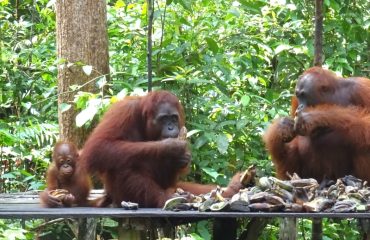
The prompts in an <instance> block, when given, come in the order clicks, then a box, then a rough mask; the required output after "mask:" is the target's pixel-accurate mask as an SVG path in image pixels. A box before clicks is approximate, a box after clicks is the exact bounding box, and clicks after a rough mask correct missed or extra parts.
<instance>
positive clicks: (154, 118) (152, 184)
mask: <svg viewBox="0 0 370 240" xmlns="http://www.w3.org/2000/svg"><path fill="white" fill-rule="evenodd" d="M183 126H184V111H183V108H182V105H181V104H180V102H179V100H178V98H177V97H176V96H175V95H173V94H172V93H170V92H167V91H154V92H150V93H149V94H148V95H146V96H144V97H127V98H125V99H124V100H122V101H119V102H117V103H115V104H113V106H112V107H111V108H110V109H109V110H108V112H107V113H106V114H105V115H104V117H103V119H102V120H101V122H100V123H99V125H98V126H97V127H96V128H95V129H94V131H93V132H92V134H91V135H90V136H89V138H88V140H87V142H86V143H85V146H84V148H83V152H82V154H81V160H82V161H83V163H84V165H85V166H86V168H87V170H88V171H89V172H90V173H92V174H95V173H97V174H98V175H99V176H100V177H101V179H102V181H103V183H104V188H105V191H106V194H107V200H106V201H104V203H103V204H102V206H104V205H106V204H107V203H109V202H110V201H112V202H113V204H114V205H115V206H120V204H121V202H122V201H131V202H136V203H139V206H140V207H162V206H163V205H164V203H165V201H166V200H168V199H169V198H171V197H172V196H173V195H174V193H175V189H176V188H177V187H182V188H183V189H184V190H185V191H188V192H190V193H199V192H202V193H206V192H209V191H211V190H212V189H214V188H215V186H212V185H200V184H195V183H194V184H193V183H181V182H179V177H180V175H181V174H183V173H184V172H186V170H185V169H186V168H187V167H188V165H189V163H190V161H191V156H190V152H189V150H188V146H187V142H186V141H185V140H180V139H178V138H177V136H178V134H179V130H180V129H181V128H182V127H183ZM240 188H241V184H240V183H239V174H237V175H236V176H234V178H233V179H232V181H231V182H230V184H229V186H228V187H227V188H226V190H225V192H224V195H225V196H231V195H233V194H234V193H236V192H237V191H238V190H239V189H240Z"/></svg>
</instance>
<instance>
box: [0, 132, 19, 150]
mask: <svg viewBox="0 0 370 240" xmlns="http://www.w3.org/2000/svg"><path fill="white" fill-rule="evenodd" d="M15 141H16V138H14V137H13V135H12V134H10V133H9V132H8V131H7V130H5V129H0V145H2V146H3V145H9V146H11V145H13V144H14V143H15Z"/></svg>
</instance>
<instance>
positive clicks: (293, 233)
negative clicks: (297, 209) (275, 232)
mask: <svg viewBox="0 0 370 240" xmlns="http://www.w3.org/2000/svg"><path fill="white" fill-rule="evenodd" d="M279 239H280V240H295V239H297V219H296V218H282V219H281V221H280V233H279Z"/></svg>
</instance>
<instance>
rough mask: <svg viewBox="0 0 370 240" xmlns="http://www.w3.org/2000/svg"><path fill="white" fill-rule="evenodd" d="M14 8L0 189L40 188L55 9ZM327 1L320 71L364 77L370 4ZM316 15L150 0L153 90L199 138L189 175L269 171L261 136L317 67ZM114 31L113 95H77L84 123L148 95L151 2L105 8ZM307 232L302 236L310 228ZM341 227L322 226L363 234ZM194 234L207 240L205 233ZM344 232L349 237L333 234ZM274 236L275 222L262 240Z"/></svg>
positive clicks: (270, 6) (306, 4)
mask: <svg viewBox="0 0 370 240" xmlns="http://www.w3.org/2000/svg"><path fill="white" fill-rule="evenodd" d="M17 2H19V5H18V6H16V4H15V1H10V0H9V1H8V0H0V151H1V152H0V162H1V165H0V174H1V177H0V189H1V192H4V191H25V190H34V189H42V188H43V187H44V172H45V169H46V167H47V164H48V162H49V158H50V148H51V146H52V144H53V143H54V142H55V140H56V139H57V138H58V128H57V94H56V85H57V83H56V75H57V63H58V62H57V59H56V53H55V52H56V50H55V46H56V43H55V12H54V6H53V1H48V0H37V1H35V0H32V1H31V0H23V1H17ZM128 2H132V3H128ZM324 2H325V8H324V10H325V18H324V56H325V59H324V64H325V65H326V66H327V67H329V68H330V69H332V70H335V71H337V72H338V73H340V74H342V75H363V76H368V71H369V68H370V53H369V52H370V45H369V44H370V34H369V25H370V6H369V3H368V1H367V0H358V1H350V0H325V1H324ZM313 18H314V6H313V1H307V0H306V1H299V0H286V1H284V0H280V1H279V0H271V1H268V0H258V1H256V0H239V1H228V0H219V1H212V0H199V1H188V0H173V1H172V0H167V1H162V0H157V1H155V14H154V33H153V41H154V52H153V63H154V64H153V65H154V69H153V73H154V86H155V88H162V89H168V90H171V91H173V92H175V93H176V94H177V95H178V96H179V97H180V99H181V101H182V102H183V104H184V107H185V110H186V116H187V127H188V129H189V131H190V133H191V134H192V136H191V146H192V150H193V151H192V152H193V169H192V173H191V174H190V176H189V178H191V179H193V180H196V181H198V182H217V183H219V184H225V183H226V182H227V179H228V177H230V176H231V175H232V174H233V173H235V172H236V171H238V170H243V169H245V168H246V167H247V166H249V165H250V164H256V165H257V166H258V169H259V171H260V172H259V173H258V174H260V175H271V174H274V172H273V166H272V165H271V162H270V160H269V158H268V156H267V154H266V152H265V151H264V148H263V145H262V143H261V138H260V136H261V133H262V132H263V130H264V128H265V127H266V125H267V124H268V123H269V122H270V121H271V120H272V119H273V118H275V117H276V116H277V115H286V114H287V113H288V110H289V99H290V96H291V93H292V87H293V86H294V84H295V80H296V78H297V76H298V75H299V74H300V73H301V72H302V71H303V70H304V69H306V68H308V67H310V66H311V65H312V61H313V39H314V36H313V32H314V31H313V29H314V25H313V23H314V21H313ZM108 24H109V25H108V34H109V41H110V46H109V52H110V66H111V76H110V79H111V81H110V82H108V83H106V84H105V85H104V87H105V89H108V91H101V92H100V93H97V94H94V93H82V92H79V93H76V104H77V106H78V107H79V108H80V109H81V110H82V112H81V114H80V116H79V117H80V118H79V120H78V122H77V123H78V124H79V125H84V124H86V123H87V124H89V123H90V122H89V121H90V119H92V118H98V116H100V115H101V114H102V112H103V111H104V110H105V109H106V106H107V105H109V104H110V103H111V102H114V101H116V100H117V98H120V97H122V96H123V95H125V94H130V93H131V92H140V91H141V90H142V89H145V88H146V86H147V77H146V75H147V67H146V42H147V37H146V26H147V15H146V4H145V1H123V0H117V1H109V3H108ZM366 70H367V71H366ZM98 84H100V85H99V86H100V87H103V84H102V83H101V82H98ZM97 103H98V104H97ZM101 103H103V104H101ZM102 106H103V107H102ZM87 107H88V108H89V111H83V109H85V108H87ZM91 109H93V110H96V112H97V113H98V114H97V116H94V115H95V114H94V113H95V111H90V110H91ZM89 114H90V115H89ZM302 224H303V225H302V228H301V230H302V233H304V229H307V227H308V226H309V225H308V224H307V222H306V221H305V222H302ZM338 224H339V223H327V224H326V225H325V226H327V228H326V229H327V231H326V232H325V235H326V237H327V239H343V234H344V235H346V234H348V239H350V238H351V237H353V235H354V234H356V232H355V230H353V226H352V228H351V226H350V225H345V224H346V223H341V224H342V225H341V226H340V227H338V226H339V225H338ZM35 225H37V222H35ZM352 225H353V224H352ZM346 226H347V227H346ZM197 227H198V229H197V232H198V234H199V235H200V236H202V237H205V238H206V235H207V234H206V232H207V231H206V229H205V227H204V226H203V225H202V224H200V225H198V226H197ZM343 227H345V228H346V229H348V231H345V232H343V234H341V235H339V234H336V233H335V231H336V230H337V229H339V228H343ZM7 231H16V234H19V235H18V237H17V238H18V239H24V238H26V235H23V230H20V229H18V230H14V229H13V225H4V222H0V239H1V238H2V236H9V235H8V233H7ZM276 232H277V230H276V227H274V225H271V228H270V230H269V231H266V233H264V239H273V237H272V236H276ZM306 235H307V233H306ZM194 236H195V234H194ZM302 236H303V237H302V238H303V239H308V238H309V237H308V236H305V237H304V235H302ZM14 239H16V238H14ZM30 239H32V237H30Z"/></svg>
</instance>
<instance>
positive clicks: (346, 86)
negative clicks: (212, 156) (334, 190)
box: [263, 67, 370, 180]
mask: <svg viewBox="0 0 370 240" xmlns="http://www.w3.org/2000/svg"><path fill="white" fill-rule="evenodd" d="M351 106H357V107H351ZM369 107H370V80H369V79H367V78H362V77H356V78H355V77H352V78H340V77H337V76H336V75H335V74H334V73H333V72H331V71H329V70H324V69H322V68H320V67H313V68H310V69H308V70H306V71H305V72H304V73H303V74H302V76H301V77H300V78H299V80H298V83H297V87H296V97H295V98H293V99H292V109H291V115H292V117H293V115H297V120H296V122H294V120H293V119H292V118H291V117H286V118H279V119H277V120H275V121H274V122H273V123H272V124H271V125H270V126H269V128H268V129H267V131H266V132H265V134H264V136H263V140H264V142H265V144H266V148H267V150H268V151H269V153H270V154H271V157H272V161H273V163H274V165H275V168H276V172H277V176H278V177H279V178H282V179H286V178H287V174H286V173H287V172H288V173H290V174H291V173H293V172H296V173H298V174H299V175H300V176H301V177H314V178H316V179H318V180H322V179H323V178H324V177H327V178H331V179H336V178H339V177H343V176H344V175H346V174H354V175H356V176H358V177H361V178H364V179H366V180H370V172H369V173H366V171H365V170H363V169H368V168H369V167H370V161H369V163H367V161H365V158H366V157H367V155H368V153H367V151H366V146H368V147H369V146H370V138H368V136H370V134H369V135H366V134H367V132H368V131H369V130H367V129H368V127H369V126H368V125H369V124H368V123H366V121H365V120H368V119H369V113H368V111H369V109H370V108H369ZM297 109H298V110H297ZM307 126H309V127H307ZM302 129H303V130H302ZM304 129H309V130H304ZM359 134H360V135H359Z"/></svg>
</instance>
